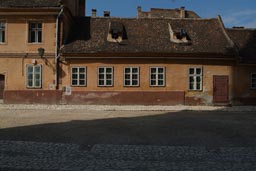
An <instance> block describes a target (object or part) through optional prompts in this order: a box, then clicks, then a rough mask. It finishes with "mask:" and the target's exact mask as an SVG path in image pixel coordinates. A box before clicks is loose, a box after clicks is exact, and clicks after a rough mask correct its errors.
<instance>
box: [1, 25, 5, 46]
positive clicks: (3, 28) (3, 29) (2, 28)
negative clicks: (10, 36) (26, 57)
mask: <svg viewBox="0 0 256 171" xmlns="http://www.w3.org/2000/svg"><path fill="white" fill-rule="evenodd" d="M0 34H1V35H2V37H3V38H2V39H4V40H3V41H2V40H0V44H4V43H6V21H3V20H0Z"/></svg>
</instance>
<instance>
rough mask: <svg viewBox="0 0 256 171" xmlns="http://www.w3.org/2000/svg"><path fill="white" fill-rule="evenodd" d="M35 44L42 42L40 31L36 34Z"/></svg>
mask: <svg viewBox="0 0 256 171" xmlns="http://www.w3.org/2000/svg"><path fill="white" fill-rule="evenodd" d="M37 42H42V32H41V31H39V32H38V33H37Z"/></svg>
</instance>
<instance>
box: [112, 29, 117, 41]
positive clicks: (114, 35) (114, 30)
mask: <svg viewBox="0 0 256 171" xmlns="http://www.w3.org/2000/svg"><path fill="white" fill-rule="evenodd" d="M111 35H112V39H118V37H119V34H118V30H117V29H112V31H111Z"/></svg>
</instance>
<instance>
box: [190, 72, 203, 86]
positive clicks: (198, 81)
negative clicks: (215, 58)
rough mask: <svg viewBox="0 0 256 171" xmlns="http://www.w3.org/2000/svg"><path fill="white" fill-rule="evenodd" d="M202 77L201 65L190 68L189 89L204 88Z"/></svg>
mask: <svg viewBox="0 0 256 171" xmlns="http://www.w3.org/2000/svg"><path fill="white" fill-rule="evenodd" d="M202 78H203V71H202V68H201V67H195V68H189V90H202V80H203V79H202Z"/></svg>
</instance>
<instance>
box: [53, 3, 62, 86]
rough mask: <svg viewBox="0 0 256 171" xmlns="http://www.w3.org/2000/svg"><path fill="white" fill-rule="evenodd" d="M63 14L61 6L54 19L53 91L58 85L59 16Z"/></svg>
mask: <svg viewBox="0 0 256 171" xmlns="http://www.w3.org/2000/svg"><path fill="white" fill-rule="evenodd" d="M62 13H63V6H61V10H60V12H59V14H58V16H57V19H56V40H55V42H56V46H55V68H56V70H55V89H56V90H57V89H58V85H59V58H60V53H59V20H60V16H61V15H62Z"/></svg>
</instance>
